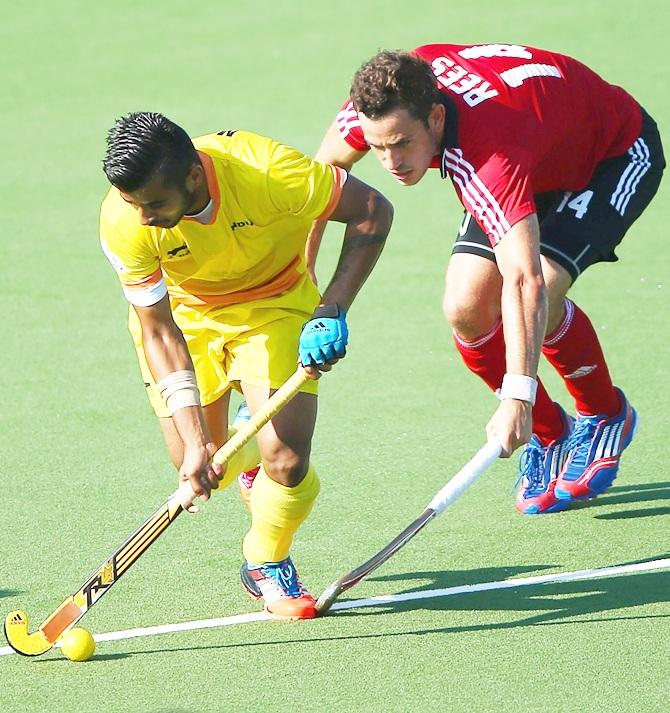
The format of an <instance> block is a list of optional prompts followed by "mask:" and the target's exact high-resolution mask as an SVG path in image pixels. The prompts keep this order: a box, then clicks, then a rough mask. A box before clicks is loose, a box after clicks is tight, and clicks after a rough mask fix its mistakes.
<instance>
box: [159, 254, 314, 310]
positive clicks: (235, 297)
mask: <svg viewBox="0 0 670 713" xmlns="http://www.w3.org/2000/svg"><path fill="white" fill-rule="evenodd" d="M299 264H300V258H299V257H295V258H294V259H293V260H292V261H291V262H290V263H289V264H288V265H287V266H286V267H285V268H284V269H283V270H282V271H281V272H280V273H278V274H277V275H275V276H274V277H273V278H271V279H270V280H268V281H267V282H265V283H264V284H262V285H258V286H257V287H252V288H251V289H249V290H239V291H237V292H229V293H227V294H225V295H196V294H192V293H188V282H189V281H188V280H186V281H185V282H182V283H181V284H180V285H179V288H180V289H181V290H185V291H187V294H185V295H184V294H175V295H173V297H174V299H175V300H176V301H177V302H181V303H182V304H185V305H188V306H189V307H198V306H202V305H219V306H223V307H225V306H226V305H233V304H237V303H239V302H251V301H252V300H262V299H265V298H266V297H276V296H278V295H281V294H283V293H284V292H287V291H288V290H290V289H291V288H292V287H294V286H295V285H296V284H297V282H298V280H299V279H300V277H301V276H302V274H303V273H301V272H299V271H298V269H297V268H298V265H299Z"/></svg>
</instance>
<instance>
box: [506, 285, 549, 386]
mask: <svg viewBox="0 0 670 713" xmlns="http://www.w3.org/2000/svg"><path fill="white" fill-rule="evenodd" d="M502 318H503V329H504V334H505V344H506V345H507V353H506V361H507V372H508V373H510V374H524V375H526V376H532V377H533V378H535V377H536V376H537V367H538V363H539V360H540V352H541V348H542V340H543V337H544V333H545V329H546V324H547V295H546V290H545V288H544V284H538V281H537V280H536V279H533V278H531V279H530V280H529V279H528V278H524V277H520V278H519V279H518V280H513V281H506V282H505V284H504V285H503V291H502Z"/></svg>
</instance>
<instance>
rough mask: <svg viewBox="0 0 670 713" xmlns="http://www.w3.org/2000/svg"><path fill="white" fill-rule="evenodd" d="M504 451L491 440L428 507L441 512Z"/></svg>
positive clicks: (437, 494) (436, 495)
mask: <svg viewBox="0 0 670 713" xmlns="http://www.w3.org/2000/svg"><path fill="white" fill-rule="evenodd" d="M501 453H502V446H501V445H500V444H499V443H496V442H495V441H489V442H488V443H487V444H486V445H485V446H483V447H482V448H480V449H479V451H478V452H477V453H476V454H475V455H474V457H473V458H471V459H470V460H469V461H468V462H467V463H466V464H465V465H464V466H463V467H462V468H461V469H460V470H459V471H458V473H456V475H455V476H454V477H453V478H451V480H450V481H449V482H448V483H447V484H446V485H445V486H444V487H443V488H442V489H441V490H440V491H439V492H438V493H436V494H435V497H433V499H432V500H431V501H430V502H429V503H428V508H429V509H431V510H434V511H435V512H436V513H441V512H442V511H443V510H444V509H445V508H447V507H448V506H449V505H451V504H452V503H453V502H455V501H456V500H458V498H459V497H460V496H461V495H462V493H464V492H465V491H466V490H467V489H468V488H469V487H470V486H471V485H472V484H473V483H474V482H475V480H477V478H479V476H480V475H481V474H482V473H483V472H484V471H485V470H487V469H488V468H489V467H490V466H491V465H492V464H493V463H494V462H495V461H496V460H497V459H498V458H499V457H500V454H501Z"/></svg>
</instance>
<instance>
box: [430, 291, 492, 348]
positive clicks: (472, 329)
mask: <svg viewBox="0 0 670 713" xmlns="http://www.w3.org/2000/svg"><path fill="white" fill-rule="evenodd" d="M442 312H443V314H444V316H445V318H446V320H447V322H449V324H450V325H451V327H452V328H453V329H454V331H455V332H456V334H458V335H459V336H460V337H463V338H464V339H476V338H477V337H480V336H481V335H482V334H485V333H486V332H487V331H488V330H489V329H490V328H491V326H492V323H493V322H495V319H493V318H492V317H491V315H489V314H488V311H486V310H483V309H482V308H481V307H479V306H477V305H476V304H472V303H468V302H466V301H465V300H458V299H454V298H453V297H451V296H449V295H447V294H445V296H444V299H443V300H442Z"/></svg>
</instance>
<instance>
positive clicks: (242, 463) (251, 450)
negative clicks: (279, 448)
mask: <svg viewBox="0 0 670 713" xmlns="http://www.w3.org/2000/svg"><path fill="white" fill-rule="evenodd" d="M236 430H237V429H235V428H229V429H228V438H230V437H231V436H232V435H233V434H234V433H236ZM260 462H261V454H260V451H259V450H258V443H257V442H256V439H255V438H252V439H250V440H249V441H247V442H246V443H245V444H244V445H243V446H242V448H240V450H239V451H237V453H235V455H233V456H232V457H231V458H230V460H229V461H228V462H227V463H226V468H225V470H224V471H223V478H222V479H221V482H220V483H219V490H223V489H224V488H227V487H228V486H229V485H230V484H231V483H232V482H233V481H234V480H235V478H237V476H238V475H239V474H240V473H244V472H245V471H247V470H251V469H252V468H255V467H256V466H257V465H258V464H259V463H260Z"/></svg>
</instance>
